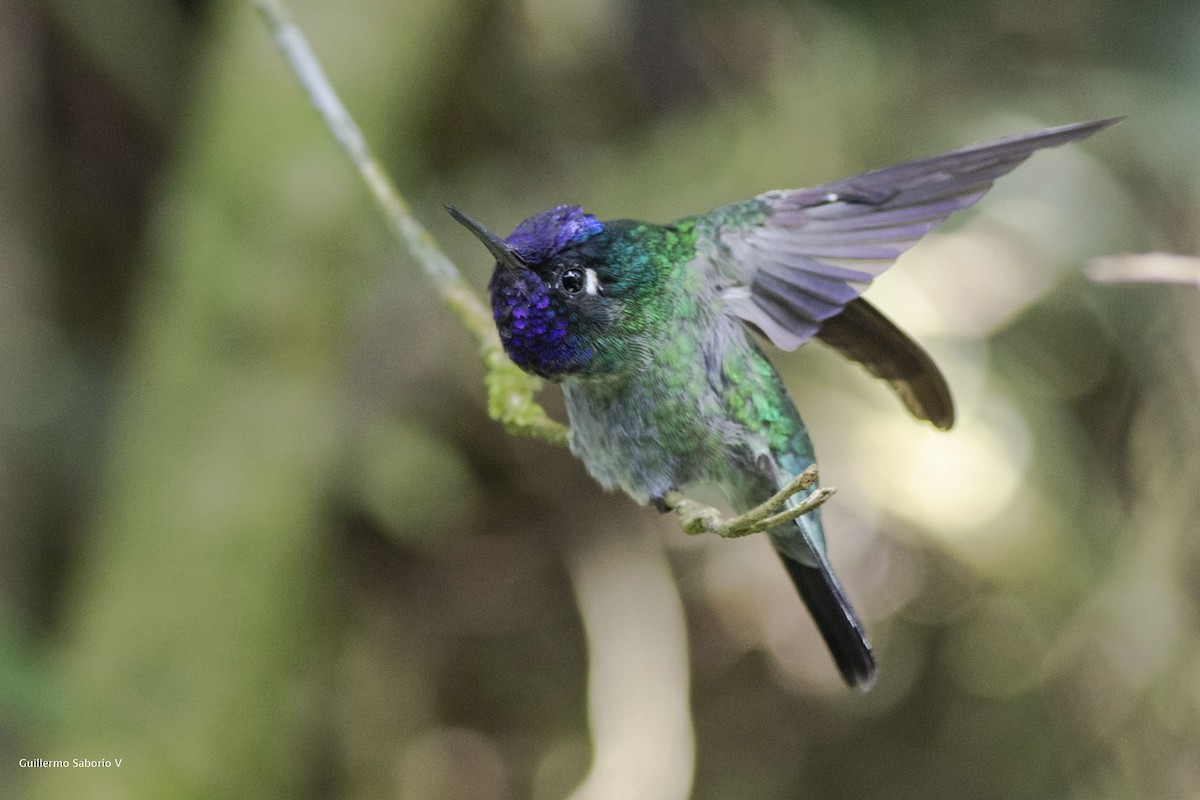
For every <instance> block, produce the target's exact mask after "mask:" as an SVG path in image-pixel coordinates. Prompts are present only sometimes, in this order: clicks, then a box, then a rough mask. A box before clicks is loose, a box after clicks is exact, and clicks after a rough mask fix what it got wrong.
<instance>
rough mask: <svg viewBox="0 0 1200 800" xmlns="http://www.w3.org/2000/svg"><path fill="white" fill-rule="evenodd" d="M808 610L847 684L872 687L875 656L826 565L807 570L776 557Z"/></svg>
mask: <svg viewBox="0 0 1200 800" xmlns="http://www.w3.org/2000/svg"><path fill="white" fill-rule="evenodd" d="M779 555H780V557H781V558H782V559H783V564H784V566H785V567H787V571H788V575H790V576H791V578H792V583H794V584H796V590H797V591H799V592H800V598H801V599H802V600H803V601H804V605H806V606H807V607H808V610H809V613H811V614H812V617H813V620H814V621H815V622H816V623H817V630H819V631H820V632H821V636H822V637H823V638H824V639H825V644H826V645H827V646H828V647H829V652H830V654H831V655H832V656H833V660H834V662H835V663H836V664H837V668H838V671H839V672H841V673H842V678H843V680H845V681H846V683H847V684H849V685H850V686H853V687H854V688H856V689H859V690H861V691H864V692H865V691H867V690H868V689H870V688H871V687H872V686H873V685H874V684H875V656H874V655H873V654H872V652H871V643H870V642H869V641H867V635H866V634H865V633H864V632H863V628H862V623H860V622H859V621H858V617H857V616H856V615H855V613H854V608H853V607H852V606H851V605H850V601H849V600H847V599H846V593H845V592H843V591H842V587H841V584H839V583H838V580H837V577H836V576H835V575H834V574H833V570H831V569H830V568H829V565H828V564H825V563H822V564H821V565H820V566H817V567H810V566H807V565H805V564H801V563H800V562H798V561H794V560H792V559H791V558H788V557H787V556H785V555H783V554H782V553H780V554H779Z"/></svg>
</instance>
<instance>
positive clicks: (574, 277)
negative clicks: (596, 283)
mask: <svg viewBox="0 0 1200 800" xmlns="http://www.w3.org/2000/svg"><path fill="white" fill-rule="evenodd" d="M586 284H587V278H586V276H585V275H584V274H583V270H581V269H580V268H579V267H568V268H567V269H564V270H563V273H562V275H560V276H559V278H558V285H559V286H561V287H562V290H563V291H564V292H566V293H567V294H579V293H580V292H582V291H583V287H584V286H585V285H586Z"/></svg>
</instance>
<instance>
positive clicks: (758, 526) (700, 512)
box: [661, 464, 835, 539]
mask: <svg viewBox="0 0 1200 800" xmlns="http://www.w3.org/2000/svg"><path fill="white" fill-rule="evenodd" d="M816 481H817V466H816V464H814V465H812V466H811V467H809V468H808V469H806V470H804V472H801V473H800V474H799V475H797V476H796V477H795V478H793V479H792V480H791V481H789V482H788V484H787V486H784V487H783V488H782V489H780V490H779V491H778V492H776V493H775V494H774V495H772V496H771V497H770V499H768V500H767V501H766V502H764V503H761V504H759V505H757V506H755V507H754V508H752V509H750V510H749V511H747V512H746V513H744V514H739V515H738V516H736V517H734V518H732V519H728V520H727V519H725V518H723V517H722V516H721V513H720V512H719V511H717V509H715V508H713V507H712V506H706V505H704V504H703V503H697V502H696V501H695V500H689V499H688V498H686V497H684V496H683V495H681V494H680V493H679V492H668V493H667V494H666V495H664V496H663V497H662V498H661V502H662V505H663V506H665V507H666V508H668V509H670V510H671V511H674V512H675V513H676V514H678V515H679V521H680V524H681V525H682V526H683V530H684V532H685V533H688V534H692V535H696V534H701V533H715V534H716V535H717V536H721V537H723V538H726V539H733V538H737V537H740V536H749V535H750V534H752V533H761V532H763V531H766V530H770V529H771V528H774V527H775V526H776V525H782V524H784V523H785V522H791V521H792V520H794V519H796V518H798V517H801V516H803V515H804V514H807V513H808V512H810V511H812V510H813V509H814V508H816V507H817V506H820V505H822V504H823V503H824V502H825V501H826V500H828V499H829V498H830V497H832V496H833V493H834V491H835V490H834V489H833V488H832V487H828V486H827V487H822V488H819V489H817V490H815V491H814V492H813V493H812V494H810V495H809V496H807V497H805V498H804V499H803V500H801V501H800V502H799V503H797V504H796V505H794V506H791V507H789V508H785V506H786V504H787V502H788V500H790V499H791V498H792V497H794V496H795V495H797V494H799V493H800V492H803V491H806V490H807V489H809V488H811V487H812V485H813V484H814V483H816ZM781 509H782V510H781Z"/></svg>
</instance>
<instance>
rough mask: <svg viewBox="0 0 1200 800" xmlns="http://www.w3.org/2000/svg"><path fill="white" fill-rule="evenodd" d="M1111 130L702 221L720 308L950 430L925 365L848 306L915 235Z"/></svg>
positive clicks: (910, 348)
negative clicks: (824, 355)
mask: <svg viewBox="0 0 1200 800" xmlns="http://www.w3.org/2000/svg"><path fill="white" fill-rule="evenodd" d="M1118 121H1119V120H1117V119H1108V120H1098V121H1095V122H1084V123H1079V124H1075V125H1063V126H1060V127H1057V128H1048V129H1046V130H1042V131H1037V132H1035V133H1027V134H1022V135H1018V136H1011V137H1007V138H1004V139H997V140H995V141H991V142H986V143H984V144H977V145H972V146H970V147H964V148H962V149H961V150H955V151H953V152H950V153H945V154H942V155H937V156H931V157H929V158H922V159H918V160H916V161H908V162H905V163H903V164H896V165H893V166H890V167H884V168H883V169H879V170H875V171H873V172H867V173H864V174H862V175H858V176H856V177H853V178H845V179H843V180H839V181H834V182H833V183H827V184H825V185H823V186H816V187H812V188H809V189H795V190H786V191H773V192H767V193H765V194H761V195H758V196H757V197H754V198H751V199H750V200H746V201H744V202H741V203H735V204H732V205H728V206H724V207H722V208H719V209H717V210H716V211H714V212H712V213H711V214H706V215H704V216H703V217H698V218H696V220H697V226H698V228H699V232H700V234H701V236H702V241H704V242H705V243H706V247H707V248H708V253H707V255H708V257H709V259H710V261H711V262H712V263H713V265H714V266H715V267H716V269H717V271H718V273H719V277H720V279H721V283H722V285H723V287H724V288H723V291H722V295H723V297H724V299H725V305H726V308H727V310H728V311H729V312H730V313H731V314H734V315H736V316H738V317H740V318H741V319H742V320H744V321H745V322H747V323H750V324H751V325H753V326H754V327H756V328H757V329H758V330H760V331H761V332H762V333H763V334H764V335H765V336H766V337H767V338H768V339H770V340H771V341H772V342H773V343H774V344H776V345H777V346H779V347H781V348H783V349H785V350H794V349H796V348H797V347H799V346H800V345H802V344H804V343H805V342H806V341H808V340H809V339H811V338H812V337H813V336H819V337H820V338H822V339H823V340H825V341H826V343H828V344H830V345H831V346H833V347H834V348H836V349H837V350H839V351H840V352H841V353H842V354H843V355H845V356H847V357H848V358H850V359H852V360H855V361H858V362H860V363H862V364H864V365H865V366H866V367H867V368H868V369H869V370H870V371H871V372H872V373H873V374H875V375H878V376H879V377H882V378H885V379H887V380H888V381H889V382H891V383H892V386H893V388H895V389H896V390H897V392H898V393H899V394H900V396H901V398H902V399H903V400H904V401H905V403H906V404H907V405H908V406H909V408H910V410H912V411H913V413H914V414H916V415H917V416H919V417H922V418H924V419H929V420H930V421H931V422H933V423H934V424H935V425H939V427H941V426H943V425H945V426H948V425H949V423H950V422H951V421H952V420H953V411H952V408H951V406H950V405H949V392H948V391H947V390H946V388H945V381H944V380H943V379H942V378H941V375H940V373H938V371H937V367H936V366H934V365H933V362H932V361H931V360H930V359H929V356H928V355H927V354H926V353H925V352H924V350H922V349H921V348H920V347H919V346H918V345H916V344H915V343H914V342H913V341H912V340H911V339H909V338H908V337H907V336H905V335H904V334H903V333H902V332H901V331H900V330H899V329H898V328H896V326H895V325H893V324H892V323H891V322H890V321H888V320H887V319H886V317H883V315H882V314H879V312H877V311H875V310H874V309H873V308H872V307H870V306H868V305H866V304H865V303H864V304H863V305H861V306H853V307H852V305H851V304H852V303H853V301H855V299H856V298H858V296H859V295H860V294H862V293H863V291H865V290H866V288H867V287H868V286H869V285H870V283H871V281H873V280H874V279H875V278H876V277H878V276H879V275H880V274H881V273H882V272H883V271H884V270H886V269H887V268H888V267H890V266H891V265H892V263H893V262H894V261H895V260H896V259H897V258H899V257H900V255H901V254H903V253H904V252H905V251H906V250H908V248H910V247H912V246H913V245H914V244H916V243H917V241H918V240H920V238H921V237H922V236H924V235H925V234H926V233H928V232H929V231H930V230H932V229H933V228H934V227H936V226H937V225H938V224H940V223H941V222H942V221H943V220H944V219H946V217H948V216H950V214H952V213H954V212H955V211H957V210H959V209H962V208H967V207H968V206H970V205H972V204H973V203H975V202H976V201H977V200H979V198H981V197H983V195H984V194H985V193H986V192H987V190H988V189H990V188H991V186H992V182H993V181H994V180H996V178H999V177H1000V176H1002V175H1005V174H1007V173H1008V172H1010V171H1012V170H1013V169H1015V168H1016V167H1017V165H1018V164H1020V163H1021V162H1023V161H1024V160H1025V159H1027V158H1028V157H1029V156H1030V155H1031V154H1032V153H1033V152H1034V151H1036V150H1039V149H1041V148H1043V147H1054V146H1057V145H1060V144H1066V143H1067V142H1073V141H1077V140H1079V139H1083V138H1084V137H1087V136H1090V135H1092V134H1093V133H1096V132H1097V131H1100V130H1103V129H1104V128H1107V127H1108V126H1110V125H1113V124H1115V123H1116V122H1118ZM848 308H853V310H852V311H851V313H850V314H849V315H846V316H844V317H843V318H841V319H840V320H839V315H843V314H844V312H845V311H846V310H847V309H848ZM834 320H838V321H836V322H834ZM879 336H882V337H883V339H882V340H880V339H878V337H879Z"/></svg>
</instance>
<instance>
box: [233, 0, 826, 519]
mask: <svg viewBox="0 0 1200 800" xmlns="http://www.w3.org/2000/svg"><path fill="white" fill-rule="evenodd" d="M251 2H252V3H253V4H254V6H255V7H256V8H257V9H258V11H259V14H260V15H261V16H262V18H263V20H264V21H265V22H266V23H267V26H268V27H269V28H270V30H271V33H272V35H273V36H274V38H275V42H276V44H278V45H279V49H280V50H282V51H283V55H284V57H285V58H286V59H287V61H288V64H290V65H291V68H292V71H293V72H294V73H295V75H296V79H297V80H298V81H299V82H300V85H301V86H302V87H303V88H304V90H305V92H307V93H308V97H309V100H310V101H311V102H312V104H313V107H314V108H315V109H316V110H317V113H319V114H320V115H321V118H322V119H323V120H324V121H325V124H326V125H327V126H328V127H329V130H330V131H331V132H332V133H333V136H334V138H335V139H337V141H338V143H339V144H340V145H341V146H342V149H343V150H345V151H346V154H347V155H349V156H350V160H351V161H352V162H353V163H354V166H355V168H356V169H357V170H358V172H359V174H360V175H361V176H362V179H363V181H364V182H365V183H366V184H367V186H368V188H370V190H371V194H372V195H373V196H374V197H375V201H376V203H378V205H379V207H380V209H381V210H382V211H383V213H384V215H385V216H386V217H387V219H388V222H389V223H390V224H391V226H392V230H393V231H394V232H395V233H396V236H397V237H398V238H399V239H400V241H401V243H402V244H403V245H404V246H405V247H406V248H407V249H408V251H409V253H410V254H411V255H412V256H413V258H415V259H416V260H417V263H418V264H420V266H421V269H422V271H423V272H424V273H425V275H426V277H428V278H429V280H430V282H432V283H433V286H434V288H435V289H436V290H437V292H438V294H439V295H440V296H441V298H442V301H443V302H444V303H445V304H446V305H447V306H449V307H450V309H451V310H452V311H453V312H454V313H455V315H456V316H457V317H458V318H459V320H460V321H461V322H462V324H463V325H464V326H465V327H466V329H467V330H468V331H469V332H470V333H471V335H472V336H473V337H474V338H475V341H476V343H477V344H478V346H479V353H480V355H481V356H482V358H483V363H484V366H485V367H486V369H487V375H486V377H485V378H484V382H485V384H486V386H487V394H488V415H489V416H490V417H491V418H492V419H494V420H497V421H499V422H500V423H502V424H503V425H504V428H505V429H506V430H507V431H508V432H509V433H511V434H513V435H516V436H532V437H534V438H537V439H541V440H543V441H546V442H550V443H551V444H556V445H559V446H566V445H567V440H568V433H569V431H568V429H567V427H566V426H565V425H563V424H562V423H560V422H557V421H556V420H554V419H552V418H551V417H550V415H549V414H547V413H546V410H545V409H544V408H542V407H541V405H539V404H538V402H537V401H536V400H535V399H534V395H535V394H536V393H537V392H538V391H539V390H540V389H541V387H542V382H541V381H540V380H539V379H538V378H535V377H533V376H532V375H529V374H527V373H525V372H523V371H521V369H519V368H518V367H517V366H516V365H515V364H513V363H512V362H511V361H510V360H509V359H508V357H507V356H506V355H505V354H504V348H503V347H502V346H501V344H500V337H499V335H498V334H497V333H496V328H495V326H494V325H493V323H492V318H491V315H490V314H489V313H488V311H487V308H486V307H485V306H484V304H483V302H482V301H481V300H480V299H479V297H478V296H477V295H476V294H475V292H474V291H472V289H471V287H470V286H468V285H467V282H466V281H465V280H463V278H462V275H461V274H460V273H459V271H458V268H457V267H456V266H455V265H454V262H452V261H451V260H450V259H449V258H447V257H446V254H445V253H443V252H442V249H441V248H440V247H439V246H438V244H437V242H436V241H435V240H434V238H433V236H431V235H430V233H429V231H428V230H426V229H425V226H423V225H422V224H421V223H420V222H418V221H417V219H416V217H414V216H413V213H412V209H411V208H410V207H409V205H408V203H407V202H406V201H405V200H404V198H403V196H401V194H400V193H399V192H398V191H397V190H396V187H395V185H394V184H393V183H392V181H391V179H390V178H389V177H388V176H387V173H386V172H384V170H383V167H382V166H381V165H380V164H379V161H378V160H376V158H375V156H374V155H372V153H371V150H370V148H369V147H368V146H367V142H366V139H365V138H364V137H363V135H362V131H361V130H359V127H358V125H357V124H356V123H355V122H354V119H353V118H352V117H351V116H350V113H349V112H348V111H347V110H346V107H345V106H344V105H342V101H341V100H340V99H339V98H338V95H337V92H336V91H334V89H333V86H332V85H331V84H330V83H329V79H328V78H327V77H326V76H325V71H324V70H323V69H322V68H321V65H320V63H319V62H318V61H317V58H316V56H315V55H314V54H313V52H312V49H311V48H310V47H309V46H308V41H307V40H306V39H305V38H304V34H303V33H302V32H301V31H300V29H299V28H298V27H297V26H296V24H295V23H294V22H292V19H291V15H290V14H289V13H288V11H287V8H286V7H285V6H284V4H283V0H251ZM816 477H817V472H816V467H815V466H814V467H810V468H809V469H808V470H806V471H805V472H804V473H803V474H801V475H798V476H796V478H795V479H794V480H793V481H792V482H791V483H789V484H788V486H786V487H784V488H783V489H782V490H781V491H780V492H779V493H778V494H776V495H775V496H774V497H772V498H771V499H770V500H768V501H767V502H766V503H764V504H762V505H761V506H759V507H758V508H755V509H753V510H751V511H749V512H747V513H746V514H742V515H741V516H739V517H736V518H734V519H731V520H726V519H724V518H723V517H722V516H721V514H720V512H719V511H717V509H715V508H712V507H710V506H706V505H703V504H701V503H697V502H695V501H694V500H689V499H688V498H686V497H684V496H683V495H681V494H679V493H678V492H671V493H670V494H669V495H668V496H667V497H665V498H663V504H664V506H665V507H666V508H667V509H669V510H672V511H674V512H675V513H676V514H678V515H679V519H680V522H681V524H682V525H683V529H684V530H685V531H687V532H688V533H692V534H698V533H715V534H717V535H718V536H725V537H735V536H747V535H749V534H752V533H758V532H761V531H765V530H768V529H770V528H771V527H773V526H775V525H779V524H782V523H784V522H788V521H790V520H793V519H796V518H797V517H799V516H800V515H802V514H806V513H808V512H809V511H811V510H812V509H814V508H816V507H817V506H819V505H821V504H822V503H824V502H825V501H826V500H828V499H829V497H830V496H831V495H832V494H833V491H834V490H833V489H830V488H824V489H818V490H816V491H815V492H813V493H812V494H811V495H809V496H808V497H806V498H804V499H803V500H802V501H801V502H799V503H797V504H796V505H795V506H792V507H791V508H786V509H785V508H784V506H785V504H786V503H787V501H788V500H789V499H790V498H791V497H793V496H794V495H796V494H798V493H799V492H801V491H804V490H806V489H808V488H809V487H811V486H812V485H813V484H814V482H815V481H816ZM781 509H782V510H781Z"/></svg>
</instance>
